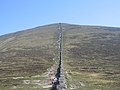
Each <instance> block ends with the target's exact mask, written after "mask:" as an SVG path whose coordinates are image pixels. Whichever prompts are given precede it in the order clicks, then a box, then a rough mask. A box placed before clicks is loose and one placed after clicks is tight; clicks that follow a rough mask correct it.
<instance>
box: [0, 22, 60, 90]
mask: <svg viewBox="0 0 120 90" xmlns="http://www.w3.org/2000/svg"><path fill="white" fill-rule="evenodd" d="M57 28H58V26H57V25H54V24H53V25H47V26H42V27H37V28H33V29H30V30H25V31H20V32H16V33H13V34H8V35H4V36H1V37H0V90H10V89H17V90H18V89H20V90H26V89H27V88H28V87H29V90H30V89H31V90H38V88H41V87H38V88H37V83H38V81H35V80H36V79H37V80H41V82H42V80H43V79H45V78H44V76H43V77H42V76H39V75H42V74H43V73H44V72H46V71H47V69H48V68H50V67H51V66H52V65H53V63H54V62H53V57H54V42H55V40H56V38H55V33H56V30H57ZM37 75H38V76H37ZM36 76H37V77H36ZM16 78H17V79H16ZM25 80H28V83H30V82H33V83H30V84H24V83H27V81H25ZM30 80H32V81H30ZM38 86H39V85H38ZM33 87H34V89H33ZM35 88H36V89H35ZM41 90H42V89H41Z"/></svg>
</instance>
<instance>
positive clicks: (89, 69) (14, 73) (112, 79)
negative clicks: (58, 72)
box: [0, 24, 120, 90]
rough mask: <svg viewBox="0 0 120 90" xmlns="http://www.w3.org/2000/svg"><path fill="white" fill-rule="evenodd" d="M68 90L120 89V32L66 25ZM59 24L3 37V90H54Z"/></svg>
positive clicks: (0, 61) (0, 83)
mask: <svg viewBox="0 0 120 90" xmlns="http://www.w3.org/2000/svg"><path fill="white" fill-rule="evenodd" d="M62 27H63V40H64V41H63V44H64V45H63V64H64V69H65V76H66V80H67V86H68V88H67V89H68V90H71V89H73V90H119V89H120V86H119V85H120V69H119V68H120V61H119V59H120V50H119V48H120V31H119V28H111V27H100V26H79V25H70V24H62ZM57 29H58V24H52V25H46V26H41V27H37V28H33V29H29V30H25V31H20V32H16V33H12V34H8V35H4V36H0V90H38V89H39V90H50V88H46V89H45V88H43V87H44V86H45V85H46V83H48V81H50V77H49V76H47V75H46V73H47V72H48V69H50V68H51V67H52V66H53V64H54V61H53V58H54V59H58V60H59V51H58V48H55V47H56V45H57V43H56V41H57V40H58V31H57Z"/></svg>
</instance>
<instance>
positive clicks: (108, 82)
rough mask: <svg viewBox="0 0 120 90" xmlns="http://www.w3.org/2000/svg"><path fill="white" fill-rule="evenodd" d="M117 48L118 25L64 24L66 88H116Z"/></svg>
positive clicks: (119, 76) (118, 79) (119, 45)
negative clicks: (111, 26)
mask: <svg viewBox="0 0 120 90" xmlns="http://www.w3.org/2000/svg"><path fill="white" fill-rule="evenodd" d="M114 30H115V31H114ZM119 48H120V29H119V28H109V27H94V26H93V27H90V26H76V25H66V26H64V53H63V57H64V58H63V60H64V66H65V69H66V79H67V84H68V90H69V89H74V90H119V89H120V86H119V85H120V69H119V68H120V50H119Z"/></svg>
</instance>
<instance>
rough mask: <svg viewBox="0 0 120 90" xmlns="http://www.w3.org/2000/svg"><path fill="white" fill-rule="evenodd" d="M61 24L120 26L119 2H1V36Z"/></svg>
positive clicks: (72, 0)
mask: <svg viewBox="0 0 120 90" xmlns="http://www.w3.org/2000/svg"><path fill="white" fill-rule="evenodd" d="M59 22H61V23H71V24H79V25H97V26H101V25H102V26H112V27H120V0H0V35H4V34H7V33H12V32H16V31H21V30H25V29H29V28H33V27H37V26H42V25H46V24H51V23H59Z"/></svg>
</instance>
